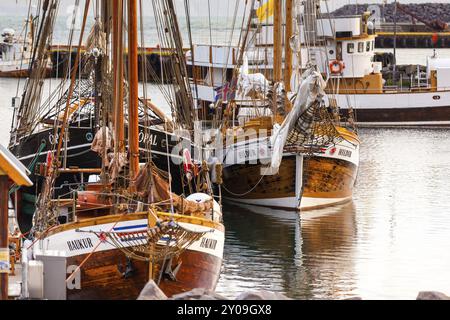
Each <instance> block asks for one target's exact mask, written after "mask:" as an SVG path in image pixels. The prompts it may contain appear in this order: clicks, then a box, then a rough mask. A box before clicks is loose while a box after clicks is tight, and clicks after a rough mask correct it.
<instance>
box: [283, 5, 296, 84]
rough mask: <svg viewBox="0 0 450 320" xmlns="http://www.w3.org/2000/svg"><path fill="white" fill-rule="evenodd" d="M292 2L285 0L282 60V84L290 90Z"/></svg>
mask: <svg viewBox="0 0 450 320" xmlns="http://www.w3.org/2000/svg"><path fill="white" fill-rule="evenodd" d="M293 2H294V0H286V27H285V28H286V29H285V38H284V61H285V70H284V85H285V88H286V91H288V92H289V91H291V77H292V48H291V45H290V41H291V37H292V33H293V31H292V19H293V16H292V10H293Z"/></svg>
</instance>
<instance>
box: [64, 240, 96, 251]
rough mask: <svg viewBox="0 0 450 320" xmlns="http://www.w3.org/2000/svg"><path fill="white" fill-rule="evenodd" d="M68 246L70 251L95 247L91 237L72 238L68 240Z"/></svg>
mask: <svg viewBox="0 0 450 320" xmlns="http://www.w3.org/2000/svg"><path fill="white" fill-rule="evenodd" d="M67 246H68V247H69V250H70V251H76V250H84V249H89V248H93V247H94V245H93V244H92V240H91V238H85V239H77V240H70V241H67Z"/></svg>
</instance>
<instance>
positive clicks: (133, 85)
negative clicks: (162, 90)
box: [128, 0, 139, 180]
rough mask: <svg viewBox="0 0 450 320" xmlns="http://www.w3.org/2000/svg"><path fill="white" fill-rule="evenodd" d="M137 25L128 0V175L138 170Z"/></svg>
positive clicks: (133, 4) (133, 1) (133, 3)
mask: <svg viewBox="0 0 450 320" xmlns="http://www.w3.org/2000/svg"><path fill="white" fill-rule="evenodd" d="M137 35H138V27H137V0H128V74H129V101H128V143H129V148H130V177H131V180H133V179H134V178H135V177H136V175H137V173H138V171H139V137H138V136H139V114H138V94H139V92H138V90H139V89H138V81H139V79H138V50H137V49H138V36H137Z"/></svg>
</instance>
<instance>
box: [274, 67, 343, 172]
mask: <svg viewBox="0 0 450 320" xmlns="http://www.w3.org/2000/svg"><path fill="white" fill-rule="evenodd" d="M325 86H326V82H325V80H324V79H323V78H322V75H321V74H320V73H319V72H317V71H316V70H314V69H308V70H307V71H305V73H304V74H303V76H302V82H301V85H300V86H299V89H298V92H297V96H296V99H295V102H294V106H293V109H292V111H291V112H289V114H288V116H287V117H286V119H285V120H284V121H283V123H282V124H281V125H275V126H274V134H273V135H272V136H271V145H272V159H271V170H274V171H277V170H278V168H279V167H280V164H281V160H282V159H283V151H284V150H285V148H286V147H297V148H307V147H312V148H313V147H322V146H325V145H328V144H329V143H331V142H332V141H333V140H334V138H335V137H336V129H335V127H334V125H333V123H332V121H331V119H329V118H328V116H327V109H326V106H325V105H324V101H323V97H324V96H325V91H324V89H325Z"/></svg>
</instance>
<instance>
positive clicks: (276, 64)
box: [273, 0, 283, 83]
mask: <svg viewBox="0 0 450 320" xmlns="http://www.w3.org/2000/svg"><path fill="white" fill-rule="evenodd" d="M281 2H282V1H281V0H278V1H274V4H273V6H274V17H273V81H274V83H276V82H280V81H281V80H282V63H283V61H282V54H283V53H282V41H283V40H282V32H281V28H282V25H281Z"/></svg>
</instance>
